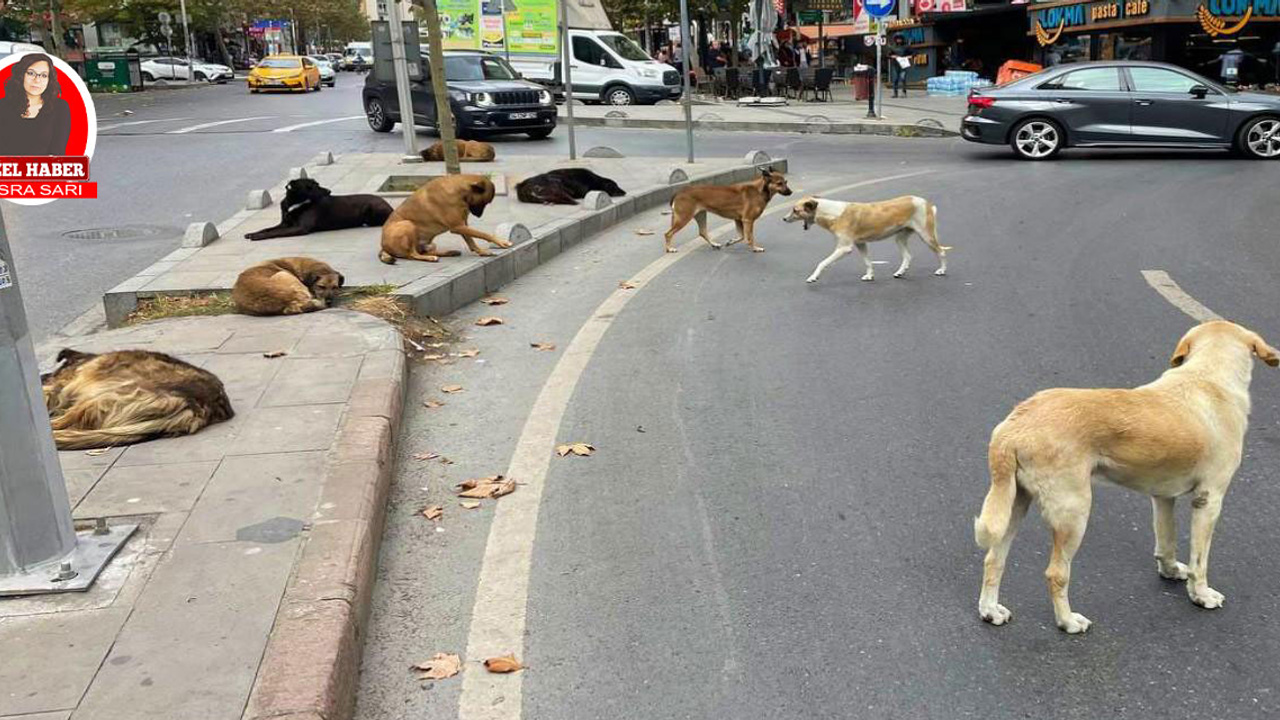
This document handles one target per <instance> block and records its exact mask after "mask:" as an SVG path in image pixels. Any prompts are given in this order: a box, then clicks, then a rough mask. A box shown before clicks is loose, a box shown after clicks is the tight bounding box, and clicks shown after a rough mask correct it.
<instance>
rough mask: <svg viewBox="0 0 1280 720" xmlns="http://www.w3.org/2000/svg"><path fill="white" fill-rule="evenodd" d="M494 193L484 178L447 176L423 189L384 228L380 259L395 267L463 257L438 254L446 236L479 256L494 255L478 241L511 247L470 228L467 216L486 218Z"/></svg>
mask: <svg viewBox="0 0 1280 720" xmlns="http://www.w3.org/2000/svg"><path fill="white" fill-rule="evenodd" d="M493 192H494V190H493V183H492V182H491V181H490V180H489V178H487V177H485V176H483V175H446V176H445V177H439V178H436V179H434V180H432V181H431V182H429V183H427V184H426V185H423V186H422V187H420V188H418V189H417V190H416V191H414V193H413V195H410V196H409V199H408V200H405V201H404V204H402V205H401V206H400V207H398V208H396V210H395V212H393V213H391V217H389V218H387V222H386V223H385V224H384V225H383V226H382V250H381V252H379V253H378V259H379V260H381V261H382V262H384V263H387V264H388V265H391V264H394V263H395V261H396V258H405V259H408V260H423V261H426V262H436V261H438V260H439V259H440V258H442V257H456V256H458V255H461V254H462V253H460V252H458V251H457V250H448V251H444V252H440V251H437V250H436V246H435V238H436V236H437V235H439V234H441V233H446V232H451V233H454V234H456V235H458V236H460V237H461V238H462V240H463V241H464V242H466V243H467V247H468V248H470V249H471V252H473V253H475V254H477V255H492V254H493V253H491V252H489V251H488V250H486V249H485V248H483V247H480V246H479V245H477V244H476V240H477V239H480V240H484V241H485V242H487V243H490V244H492V245H496V246H498V247H500V248H509V247H511V243H509V242H507V241H506V240H502V239H500V238H496V237H494V236H492V235H490V234H489V233H487V232H485V231H483V230H476V229H475V228H472V227H468V226H467V214H468V213H470V214H472V215H475V216H476V217H480V216H481V215H484V209H485V206H486V205H488V204H489V203H491V202H493Z"/></svg>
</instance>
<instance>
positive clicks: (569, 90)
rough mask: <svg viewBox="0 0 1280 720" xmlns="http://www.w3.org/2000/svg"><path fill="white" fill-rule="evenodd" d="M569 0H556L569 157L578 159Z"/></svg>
mask: <svg viewBox="0 0 1280 720" xmlns="http://www.w3.org/2000/svg"><path fill="white" fill-rule="evenodd" d="M568 1H569V0H556V7H557V8H559V11H560V72H561V74H562V75H564V78H563V79H564V109H565V113H567V115H566V119H567V121H568V125H569V159H570V160H577V159H578V139H577V137H576V136H575V135H574V132H573V73H571V72H569V66H570V65H572V64H573V48H572V46H571V43H570V42H569V11H568V10H567V9H566V8H565V3H567V2H568Z"/></svg>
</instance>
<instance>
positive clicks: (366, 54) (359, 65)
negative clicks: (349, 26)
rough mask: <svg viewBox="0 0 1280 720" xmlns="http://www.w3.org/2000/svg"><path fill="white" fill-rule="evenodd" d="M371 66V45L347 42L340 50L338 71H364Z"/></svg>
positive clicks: (369, 43)
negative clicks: (340, 58) (340, 60)
mask: <svg viewBox="0 0 1280 720" xmlns="http://www.w3.org/2000/svg"><path fill="white" fill-rule="evenodd" d="M372 66H373V43H371V42H349V43H347V46H346V47H345V48H343V49H342V62H341V63H340V64H339V67H338V69H339V70H364V69H366V68H369V67H372Z"/></svg>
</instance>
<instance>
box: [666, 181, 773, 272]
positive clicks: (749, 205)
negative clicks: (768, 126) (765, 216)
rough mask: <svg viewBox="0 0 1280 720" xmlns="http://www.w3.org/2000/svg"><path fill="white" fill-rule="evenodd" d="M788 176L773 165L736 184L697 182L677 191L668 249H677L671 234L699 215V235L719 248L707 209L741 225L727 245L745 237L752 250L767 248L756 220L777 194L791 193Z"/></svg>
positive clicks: (672, 202) (674, 199)
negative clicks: (761, 242)
mask: <svg viewBox="0 0 1280 720" xmlns="http://www.w3.org/2000/svg"><path fill="white" fill-rule="evenodd" d="M790 194H791V188H789V187H787V179H786V178H785V177H783V176H782V173H779V172H774V171H773V170H771V169H769V168H763V169H761V170H760V177H758V178H756V179H755V180H749V181H747V182H743V183H737V184H735V185H694V186H693V187H689V188H685V189H684V190H681V191H680V192H678V193H676V195H675V197H673V198H671V229H670V230H668V231H667V234H666V236H665V237H664V238H663V245H664V246H665V248H666V251H667V252H672V253H673V252H675V251H676V249H675V248H674V247H672V246H671V238H673V237H675V234H676V233H678V232H680V228H683V227H684V226H685V225H688V224H689V221H690V220H693V219H697V221H698V235H699V236H700V237H701V238H702V239H703V240H706V241H707V244H708V245H710V246H711V247H713V248H715V249H716V250H719V249H720V247H721V246H720V243H718V242H714V241H713V240H712V239H711V235H709V234H707V211H708V210H710V211H711V212H713V213H715V214H716V215H719V216H720V217H722V218H727V219H729V220H732V221H733V222H734V224H736V225H737V226H738V237H737V238H736V239H734V240H730V241H729V242H728V243H726V245H732V244H734V243H736V242H739V241H741V240H744V239H745V240H746V241H747V246H748V247H750V248H751V251H752V252H764V248H762V247H760V246H759V245H756V230H755V227H756V220H759V219H760V215H761V214H762V213H764V208H765V206H766V205H768V204H769V201H770V200H772V199H773V196H774V195H790Z"/></svg>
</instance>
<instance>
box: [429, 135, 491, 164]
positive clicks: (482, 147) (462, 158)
mask: <svg viewBox="0 0 1280 720" xmlns="http://www.w3.org/2000/svg"><path fill="white" fill-rule="evenodd" d="M454 142H455V143H456V144H457V147H458V161H459V162H492V161H493V159H494V158H496V157H497V156H498V154H497V153H495V152H494V151H493V146H492V145H490V144H489V143H487V142H480V141H479V140H455V141H454ZM419 154H420V155H422V159H423V160H426V161H427V162H444V141H443V140H440V141H437V142H436V143H435V144H434V145H432V146H431V147H429V148H427V149H426V150H423V151H422V152H421V153H419Z"/></svg>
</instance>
